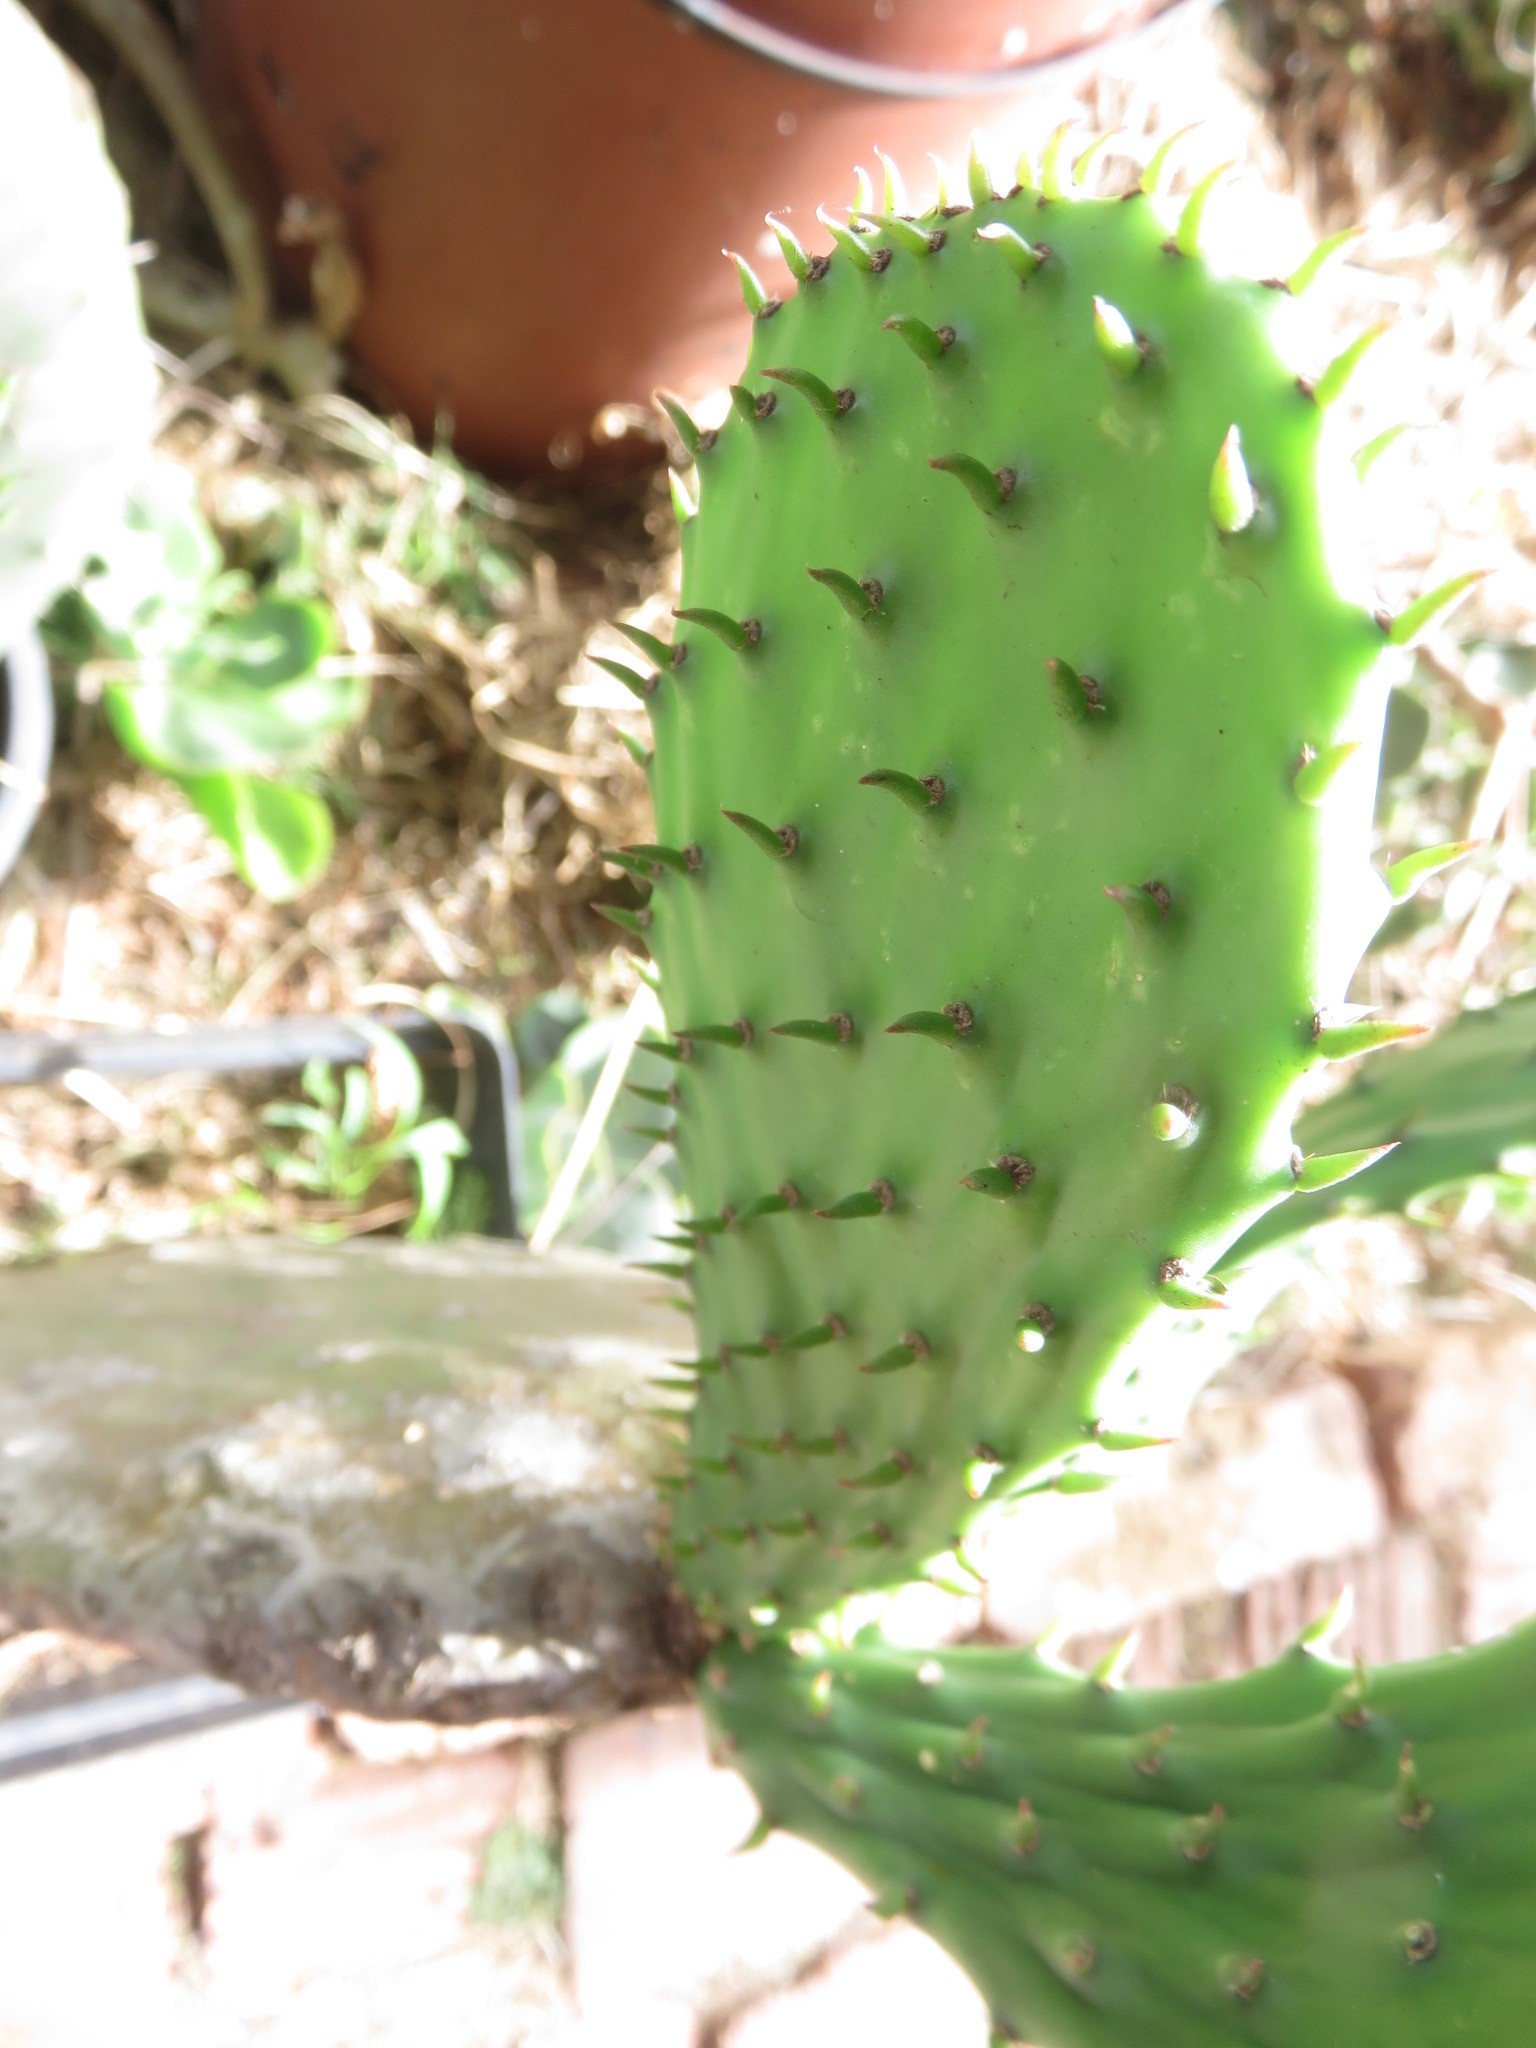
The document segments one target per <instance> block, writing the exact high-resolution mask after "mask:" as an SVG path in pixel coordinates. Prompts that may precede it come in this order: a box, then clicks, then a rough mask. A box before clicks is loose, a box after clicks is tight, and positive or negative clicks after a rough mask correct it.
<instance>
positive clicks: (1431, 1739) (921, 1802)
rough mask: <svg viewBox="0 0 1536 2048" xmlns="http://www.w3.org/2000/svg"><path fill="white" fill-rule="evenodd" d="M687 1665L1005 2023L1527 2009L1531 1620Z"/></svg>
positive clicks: (1504, 2019)
mask: <svg viewBox="0 0 1536 2048" xmlns="http://www.w3.org/2000/svg"><path fill="white" fill-rule="evenodd" d="M705 1679H706V1684H705V1698H706V1700H707V1701H708V1703H709V1713H710V1715H711V1718H712V1720H713V1721H714V1724H715V1727H716V1731H717V1734H718V1735H719V1736H720V1737H721V1738H722V1739H723V1744H724V1747H725V1748H726V1749H727V1750H728V1751H730V1752H732V1755H733V1760H734V1761H736V1762H737V1763H738V1764H740V1766H741V1767H742V1769H743V1770H744V1771H745V1773H746V1775H747V1777H748V1779H749V1781H750V1783H751V1784H752V1787H753V1789H754V1791H755V1792H756V1793H757V1796H758V1798H759V1801H760V1802H761V1805H762V1808H763V1814H764V1822H765V1825H783V1826H790V1827H793V1828H794V1829H795V1831H796V1832H797V1833H800V1834H803V1835H805V1836H808V1837H809V1838H810V1839H811V1840H812V1841H814V1842H817V1843H818V1844H820V1845H821V1846H822V1847H824V1848H827V1849H829V1850H831V1851H832V1852H833V1853H834V1854H835V1855H837V1856H838V1857H839V1858H840V1859H841V1860H842V1861H843V1862H845V1863H846V1864H848V1865H849V1866H850V1867H851V1868H852V1869H853V1870H854V1871H856V1872H857V1873H858V1874H859V1875H860V1876H861V1877H862V1878H864V1879H865V1881H866V1882H867V1883H868V1884H869V1885H870V1886H871V1887H872V1890H873V1893H874V1899H873V1901H872V1903H873V1904H874V1906H875V1909H876V1910H877V1911H880V1912H888V1913H896V1912H904V1913H906V1914H908V1915H909V1916H910V1917H911V1918H912V1919H913V1920H914V1921H915V1922H916V1923H917V1925H919V1926H920V1927H923V1928H925V1929H927V1930H928V1931H930V1932H931V1933H933V1934H935V1935H936V1936H937V1937H938V1938H939V1939H940V1940H941V1941H942V1942H943V1943H944V1945H945V1946H946V1947H947V1948H949V1949H950V1950H951V1952H952V1953H953V1954H954V1955H955V1956H956V1957H957V1959H958V1960H959V1961H960V1962H961V1963H962V1964H963V1965H964V1967H965V1968H966V1969H967V1970H968V1971H969V1973H970V1974H971V1976H972V1977H973V1978H974V1979H975V1981H976V1983H977V1985H978V1987H979V1988H980V1989H981V1991H982V1993H983V1995H984V1996H985V1997H986V1999H987V2000H988V2003H989V2005H990V2007H991V2009H992V2012H993V2016H994V2026H995V2028H996V2034H995V2036H994V2039H996V2040H998V2041H1017V2040H1029V2041H1035V2040H1039V2041H1049V2042H1050V2043H1051V2044H1052V2048H1129V2044H1131V2043H1135V2044H1136V2048H1222V2044H1228V2043H1232V2042H1242V2041H1247V2042H1254V2043H1263V2044H1264V2048H1346V2044H1347V2048H1400V2044H1402V2043H1405V2042H1414V2043H1424V2044H1429V2043H1437V2044H1439V2043H1447V2042H1451V2041H1463V2040H1465V2041H1469V2042H1470V2041H1481V2042H1488V2043H1490V2044H1491V2043H1500V2044H1503V2043H1513V2042H1515V2041H1523V2040H1525V2039H1527V2038H1528V2036H1529V2031H1530V1996H1531V1986H1532V1968H1531V1962H1530V1926H1531V1915H1532V1913H1533V1911H1536V1883H1533V1870H1532V1865H1531V1860H1530V1856H1529V1851H1528V1846H1527V1845H1528V1842H1529V1836H1530V1828H1531V1819H1532V1804H1531V1797H1532V1795H1531V1785H1532V1783H1533V1774H1536V1628H1533V1627H1531V1626H1527V1627H1525V1628H1522V1629H1520V1630H1518V1631H1516V1633H1515V1634H1514V1635H1512V1636H1509V1637H1507V1638H1505V1639H1504V1640H1502V1641H1500V1642H1497V1643H1492V1644H1487V1645H1484V1646H1482V1647H1480V1648H1477V1649H1473V1650H1467V1651H1459V1652H1455V1653H1453V1654H1452V1655H1450V1656H1446V1657H1439V1658H1435V1659H1432V1660H1430V1661H1428V1662H1425V1663H1422V1664H1415V1665H1400V1666H1395V1667H1392V1668H1391V1669H1388V1670H1385V1671H1382V1672H1380V1673H1374V1672H1373V1673H1365V1672H1363V1671H1360V1670H1357V1669H1351V1668H1350V1667H1349V1666H1347V1665H1340V1664H1336V1663H1333V1662H1331V1661H1329V1660H1327V1659H1325V1658H1323V1657H1321V1656H1319V1655H1316V1654H1314V1653H1313V1652H1312V1651H1311V1650H1308V1649H1306V1648H1303V1647H1300V1646H1298V1647H1297V1648H1296V1649H1294V1650H1292V1651H1291V1652H1289V1653H1288V1655H1287V1656H1285V1657H1284V1658H1282V1660H1281V1661H1280V1662H1279V1663H1277V1664H1274V1665H1272V1666H1270V1667H1269V1668H1268V1669H1266V1670H1263V1671H1258V1672H1254V1673H1251V1674H1249V1675H1248V1676H1247V1677H1245V1678H1239V1679H1227V1680H1219V1681H1216V1682H1214V1683H1206V1684H1197V1685H1186V1686H1180V1687H1176V1688H1171V1689H1169V1690H1166V1691H1133V1690H1125V1691H1117V1690H1113V1689H1110V1688H1108V1687H1106V1686H1104V1685H1102V1684H1098V1683H1095V1682H1094V1681H1093V1680H1092V1679H1088V1678H1084V1677H1082V1676H1081V1675H1080V1674H1077V1673H1067V1672H1065V1671H1063V1670H1062V1669H1061V1668H1060V1667H1059V1666H1057V1665H1055V1664H1052V1663H1050V1662H1048V1661H1046V1660H1044V1659H1042V1658H1040V1657H1038V1656H1036V1655H1034V1654H1033V1653H1031V1652H1029V1651H1022V1650H1021V1651H1000V1650H996V1649H961V1650H953V1651H947V1652H942V1653H939V1654H934V1653H931V1652H913V1651H906V1650H897V1649H894V1648H891V1647H888V1646H885V1645H882V1644H878V1643H876V1644H873V1645H870V1644H867V1643H865V1642H864V1641H863V1640H862V1639H861V1641H860V1642H859V1643H858V1644H856V1645H855V1646H854V1647H852V1648H850V1649H845V1650H836V1649H831V1648H826V1647H824V1646H818V1648H817V1649H816V1650H815V1652H814V1653H813V1654H812V1655H809V1656H797V1655H796V1654H794V1653H793V1652H792V1651H791V1650H790V1649H789V1648H788V1647H787V1646H786V1645H785V1644H784V1643H783V1642H781V1641H774V1642H771V1643H767V1644H765V1645H763V1646H762V1647H761V1648H759V1649H757V1650H755V1651H753V1652H750V1653H749V1652H747V1651H744V1650H743V1649H742V1648H740V1646H738V1645H733V1646H731V1647H730V1648H729V1649H727V1650H725V1651H722V1652H720V1653H719V1654H717V1656H716V1657H715V1658H714V1659H713V1660H712V1662H711V1664H710V1665H709V1666H708V1667H706V1672H705ZM738 1746H739V1748H738Z"/></svg>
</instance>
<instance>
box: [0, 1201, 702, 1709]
mask: <svg viewBox="0 0 1536 2048" xmlns="http://www.w3.org/2000/svg"><path fill="white" fill-rule="evenodd" d="M0 1315H3V1322H0V1607H3V1608H4V1609H5V1610H7V1611H8V1612H9V1613H11V1614H12V1615H13V1616H15V1617H17V1618H18V1619H20V1620H23V1621H26V1622H29V1623H32V1624H52V1625H59V1626H65V1627H69V1628H72V1629H76V1630H79V1631H82V1632H84V1633H87V1634H91V1635H96V1636H100V1637H106V1638H110V1639H112V1640H115V1641H119V1642H122V1643H125V1644H128V1645H130V1646H132V1647H134V1648H137V1649H140V1650H142V1651H144V1652H146V1653H148V1654H150V1655H153V1656H155V1657H156V1658H159V1659H162V1660H164V1661H167V1662H170V1663H173V1664H176V1665H180V1666H186V1667H193V1668H198V1669H202V1670H206V1671H211V1672H214V1673H216V1674H217V1675H218V1676H220V1677H224V1678H229V1679H232V1680H234V1681H235V1682H236V1683H237V1684H240V1685H242V1686H245V1687H247V1688H248V1689H250V1690H251V1691H254V1692H259V1693H299V1694H303V1695H305V1696H307V1697H309V1698H313V1699H318V1700H321V1701H324V1702H326V1703H328V1704H331V1705H334V1706H336V1707H348V1708H354V1709H357V1710H359V1711H361V1712H363V1713H367V1714H373V1715H382V1716H407V1717H412V1718H421V1719H434V1720H439V1721H454V1722H465V1721H475V1720H485V1719H493V1718H499V1717H501V1716H518V1717H556V1718H559V1719H562V1720H565V1719H572V1718H576V1717H588V1716H594V1715H599V1714H604V1713H612V1712H617V1711H619V1710H621V1709H623V1708H626V1707H630V1706H634V1705H638V1704H641V1703H643V1702H648V1701H655V1700H659V1699H665V1698H669V1697H675V1696H677V1695H679V1694H681V1693H682V1692H683V1691H685V1690H686V1687H687V1681H688V1674H689V1672H690V1671H691V1669H692V1668H693V1666H694V1664H695V1663H696V1662H697V1659H698V1656H699V1654H700V1649H701V1644H700V1639H699V1634H698V1624H697V1621H696V1619H695V1617H694V1616H693V1614H692V1610H691V1609H690V1608H689V1607H688V1606H687V1604H686V1602H685V1601H683V1600H682V1598H681V1596H680V1595H679V1594H678V1593H677V1591H676V1589H675V1588H674V1587H673V1586H672V1584H671V1582H670V1580H669V1578H668V1576H667V1574H666V1572H665V1570H664V1569H663V1568H662V1567H661V1565H660V1564H659V1563H658V1562H657V1560H656V1557H655V1554H654V1549H653V1544H654V1539H655V1535H656V1527H657V1519H658V1508H657V1498H656V1495H655V1492H654V1490H653V1488H652V1486H651V1484H650V1479H649V1476H648V1475H649V1474H650V1473H651V1472H652V1471H654V1470H655V1469H656V1467H657V1464H658V1461H659V1460H660V1459H661V1458H662V1457H663V1456H664V1454H665V1452H664V1443H663V1436H664V1432H665V1427H666V1425H664V1424H662V1423H658V1422H656V1421H655V1420H653V1419H652V1418H650V1417H648V1416H646V1415H644V1414H642V1413H641V1412H640V1410H641V1408H642V1406H643V1405H644V1403H645V1402H646V1399H647V1394H646V1390H645V1388H644V1381H645V1379H646V1378H647V1376H648V1375H650V1374H651V1373H652V1372H654V1371H655V1369H656V1367H657V1365H658V1364H659V1363H660V1362H661V1360H663V1359H664V1358H666V1357H668V1356H673V1357H676V1356H682V1355H684V1350H683V1349H680V1348H679V1347H687V1346H688V1344H689V1337H688V1332H687V1328H686V1325H685V1324H684V1323H683V1322H682V1320H681V1319H680V1318H679V1317H678V1315H677V1314H676V1312H675V1311H674V1310H672V1309H669V1308H666V1307H663V1306H661V1305H659V1304H658V1303H657V1301H656V1299H655V1290H654V1287H653V1286H652V1285H650V1284H648V1283H646V1282H644V1281H643V1280H639V1279H637V1278H636V1276H634V1275H631V1274H627V1273H625V1272H623V1271H621V1270H620V1269H618V1268H617V1267H615V1266H614V1265H613V1264H612V1262H610V1261H608V1260H604V1259H600V1258H597V1257H593V1256H587V1255H580V1254H565V1255H553V1256H546V1257H541V1258H535V1257H533V1256H531V1255H530V1254H528V1253H526V1252H522V1251H519V1250H517V1249H516V1248H513V1247H507V1246H500V1245H492V1244H489V1243H486V1242H484V1241H479V1240H472V1239H458V1240H455V1241H454V1242H453V1243H452V1244H447V1245H430V1246H410V1245H406V1244H403V1243H401V1242H399V1241H391V1242H378V1241H375V1242H372V1243H367V1242H354V1243H349V1244H342V1245H337V1246H323V1247H322V1246H315V1245H309V1244H304V1243H297V1242H294V1241H291V1240H286V1239H277V1238H263V1237H250V1238H237V1239H229V1240H224V1241H219V1242H212V1243H208V1242H204V1243H190V1244H179V1245H166V1246H159V1247H155V1248H152V1249H147V1250H139V1249H131V1250H116V1251H111V1252H105V1253H101V1254H98V1255H95V1256H92V1257H88V1258H79V1259H74V1260H66V1261H60V1262H58V1263H55V1264H51V1265H47V1266H42V1267H38V1268H35V1269H31V1270H15V1269H12V1270H11V1271H9V1272H7V1273H5V1274H4V1275H0Z"/></svg>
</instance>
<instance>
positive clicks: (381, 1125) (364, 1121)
mask: <svg viewBox="0 0 1536 2048" xmlns="http://www.w3.org/2000/svg"><path fill="white" fill-rule="evenodd" d="M359 1028H360V1029H364V1030H365V1031H366V1033H367V1036H368V1037H369V1039H370V1040H371V1041H372V1043H373V1048H374V1056H373V1064H372V1068H371V1069H370V1068H369V1067H362V1066H354V1067H345V1068H343V1069H342V1071H341V1076H340V1079H338V1078H337V1075H336V1072H335V1069H334V1068H333V1067H331V1066H330V1065H329V1064H328V1063H327V1062H326V1061H324V1060H311V1061H310V1062H309V1064H308V1065H307V1066H306V1067H305V1069H304V1072H303V1076H302V1078H301V1081H300V1087H301V1088H302V1090H303V1092H304V1094H305V1096H306V1097H307V1098H308V1100H307V1101H304V1102H274V1103H270V1104H268V1106H267V1107H266V1108H265V1109H264V1110H263V1111H262V1113H261V1115H262V1122H263V1123H265V1124H267V1125H269V1126H270V1127H271V1128H272V1129H274V1130H285V1131H297V1132H298V1133H299V1137H298V1140H297V1143H296V1144H295V1145H294V1146H293V1147H292V1149H284V1148H280V1147H276V1146H273V1147H269V1148H268V1149H267V1151H266V1152H265V1154H264V1155H263V1156H264V1161H265V1164H266V1166H267V1167H268V1169H269V1171H270V1172H272V1173H273V1174H275V1175H276V1177H277V1178H278V1180H279V1181H281V1182H282V1183H283V1185H284V1186H285V1187H290V1188H297V1189H300V1190H301V1191H302V1192H303V1193H305V1194H309V1195H314V1196H316V1197H318V1198H319V1199H320V1200H322V1201H325V1202H328V1203H336V1204H340V1205H345V1206H346V1207H347V1208H349V1209H355V1208H359V1207H361V1206H362V1205H363V1204H365V1203H366V1202H367V1200H368V1197H369V1195H370V1194H371V1193H372V1191H373V1189H374V1188H375V1187H377V1186H378V1184H379V1182H380V1181H381V1180H383V1179H384V1177H385V1175H386V1174H388V1173H389V1172H390V1171H391V1170H392V1169H393V1168H396V1167H401V1166H404V1167H407V1168H409V1169H410V1171H411V1173H412V1174H413V1175H414V1178H415V1183H416V1194H415V1213H414V1215H413V1216H412V1218H411V1222H410V1226H409V1228H408V1229H407V1230H406V1232H405V1235H406V1236H407V1237H409V1238H413V1239H418V1240H419V1239H422V1238H429V1237H435V1236H437V1235H438V1233H439V1232H440V1230H441V1228H442V1225H443V1222H444V1219H445V1217H446V1216H447V1214H448V1211H449V1204H450V1201H451V1199H452V1196H453V1190H454V1162H455V1161H456V1160H459V1159H462V1158H463V1157H464V1155H465V1154H466V1153H467V1152H468V1150H469V1140H468V1139H467V1138H466V1137H465V1135H464V1133H463V1132H462V1131H461V1130H460V1129H459V1126H458V1125H457V1124H456V1123H455V1122H454V1120H453V1118H452V1117H447V1116H436V1117H424V1116H423V1113H422V1111H423V1100H422V1081H421V1068H420V1067H419V1065H418V1064H417V1062H416V1059H415V1057H414V1055H413V1054H412V1052H411V1050H410V1048H409V1046H407V1045H406V1044H405V1043H404V1041H403V1040H402V1039H400V1038H399V1037H397V1036H396V1034H395V1033H394V1032H392V1031H389V1030H386V1029H385V1028H384V1027H383V1026H382V1025H378V1024H369V1023H363V1024H360V1026H359ZM319 1227H320V1228H321V1229H323V1230H325V1231H327V1232H329V1233H334V1234H342V1233H343V1232H344V1231H345V1228H346V1226H345V1225H344V1224H342V1223H337V1222H331V1223H326V1224H322V1225H320V1226H319Z"/></svg>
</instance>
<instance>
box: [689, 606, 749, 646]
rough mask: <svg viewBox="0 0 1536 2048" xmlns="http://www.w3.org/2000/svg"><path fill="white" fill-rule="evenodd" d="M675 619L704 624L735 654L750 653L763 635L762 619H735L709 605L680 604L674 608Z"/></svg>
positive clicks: (693, 624) (694, 624)
mask: <svg viewBox="0 0 1536 2048" xmlns="http://www.w3.org/2000/svg"><path fill="white" fill-rule="evenodd" d="M672 616H673V618H674V619H681V620H683V622H684V623H685V624H686V625H690V626H702V627H703V628H704V631H705V632H706V633H712V634H713V635H714V637H715V638H716V639H717V640H718V641H719V642H720V644H721V646H722V647H729V648H730V650H731V652H732V653H733V654H750V653H751V651H752V649H753V648H754V647H755V646H756V645H757V643H758V642H759V640H761V639H762V637H763V627H762V621H761V620H760V619H733V618H731V617H730V616H729V615H728V614H727V613H725V612H717V611H712V610H711V609H710V608H709V607H708V606H707V605H696V604H693V605H678V606H675V607H674V608H673V612H672Z"/></svg>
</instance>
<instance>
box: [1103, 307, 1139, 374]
mask: <svg viewBox="0 0 1536 2048" xmlns="http://www.w3.org/2000/svg"><path fill="white" fill-rule="evenodd" d="M1093 338H1094V340H1095V341H1096V342H1097V343H1098V348H1099V354H1100V355H1101V356H1103V358H1104V360H1105V362H1106V363H1107V364H1108V365H1109V367H1110V369H1111V370H1113V371H1114V373H1115V375H1116V376H1117V377H1134V376H1135V374H1136V372H1137V371H1138V370H1139V369H1140V368H1141V366H1142V364H1143V363H1144V362H1145V361H1146V359H1147V348H1146V343H1145V342H1143V341H1142V340H1140V339H1139V338H1138V337H1137V335H1136V333H1135V331H1134V330H1133V328H1132V326H1131V323H1130V321H1129V320H1127V319H1126V317H1125V315H1124V314H1123V313H1122V312H1121V311H1120V308H1119V307H1118V306H1112V305H1111V304H1110V303H1109V301H1108V299H1101V298H1097V297H1096V298H1095V299H1094V302H1093Z"/></svg>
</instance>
